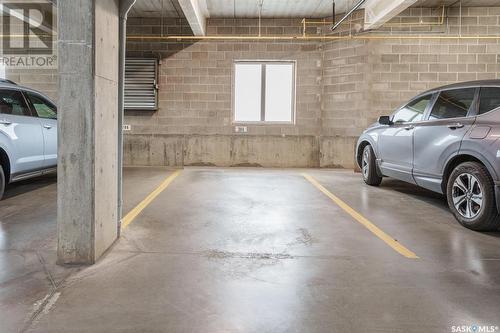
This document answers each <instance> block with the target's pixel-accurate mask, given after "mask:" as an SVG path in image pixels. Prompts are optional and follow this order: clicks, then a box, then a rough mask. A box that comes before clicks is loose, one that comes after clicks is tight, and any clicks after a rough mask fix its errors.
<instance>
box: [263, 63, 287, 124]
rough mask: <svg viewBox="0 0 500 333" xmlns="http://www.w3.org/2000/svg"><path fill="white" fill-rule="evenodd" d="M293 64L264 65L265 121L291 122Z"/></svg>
mask: <svg viewBox="0 0 500 333" xmlns="http://www.w3.org/2000/svg"><path fill="white" fill-rule="evenodd" d="M292 94H293V64H267V65H266V119H265V120H266V121H287V122H291V121H292V107H293V101H292Z"/></svg>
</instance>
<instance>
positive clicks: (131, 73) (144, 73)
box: [125, 58, 158, 111]
mask: <svg viewBox="0 0 500 333" xmlns="http://www.w3.org/2000/svg"><path fill="white" fill-rule="evenodd" d="M157 83H158V60H157V59H138V58H127V60H126V61H125V110H145V111H151V110H153V111H154V110H156V109H157V108H158V103H157V101H158V96H157V95H158V94H157V92H158V86H157Z"/></svg>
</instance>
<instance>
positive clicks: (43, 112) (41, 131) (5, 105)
mask: <svg viewBox="0 0 500 333" xmlns="http://www.w3.org/2000/svg"><path fill="white" fill-rule="evenodd" d="M56 118H57V108H56V106H55V104H54V103H53V102H51V101H50V99H49V98H47V97H46V96H44V95H42V94H41V93H39V92H37V91H35V90H31V89H28V88H24V87H20V86H18V85H16V84H15V83H13V82H11V81H8V80H0V199H1V198H2V196H3V192H4V189H5V185H6V184H8V183H11V182H15V181H18V180H22V179H26V178H30V177H35V176H39V175H42V174H45V173H48V172H54V171H55V169H56V166H57V120H56Z"/></svg>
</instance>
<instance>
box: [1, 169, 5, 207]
mask: <svg viewBox="0 0 500 333" xmlns="http://www.w3.org/2000/svg"><path fill="white" fill-rule="evenodd" d="M4 190H5V173H4V172H3V167H2V166H1V165H0V200H2V197H3V191H4Z"/></svg>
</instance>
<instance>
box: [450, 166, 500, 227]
mask: <svg viewBox="0 0 500 333" xmlns="http://www.w3.org/2000/svg"><path fill="white" fill-rule="evenodd" d="M446 197H447V201H448V206H449V207H450V210H451V211H452V213H453V215H454V216H455V218H456V219H457V220H458V222H460V224H461V225H463V226H464V227H466V228H469V229H472V230H475V231H493V230H496V229H498V228H499V227H500V216H499V214H498V211H497V207H496V201H495V189H494V184H493V180H492V179H491V176H490V174H489V172H488V170H487V169H486V168H485V167H484V166H483V165H482V164H480V163H477V162H465V163H462V164H460V165H458V166H457V167H456V168H455V169H453V171H452V172H451V175H450V177H449V179H448V183H447V187H446Z"/></svg>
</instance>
